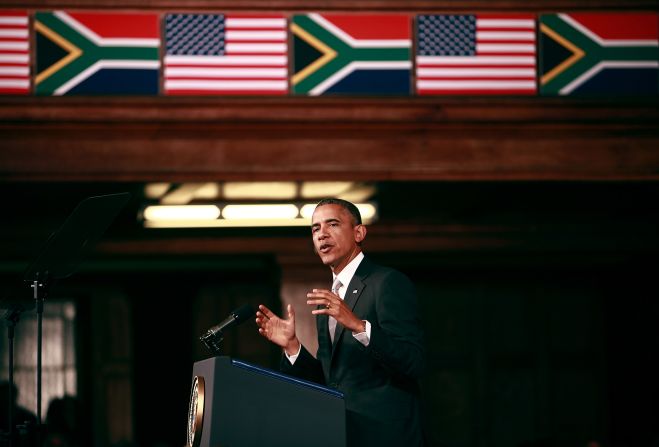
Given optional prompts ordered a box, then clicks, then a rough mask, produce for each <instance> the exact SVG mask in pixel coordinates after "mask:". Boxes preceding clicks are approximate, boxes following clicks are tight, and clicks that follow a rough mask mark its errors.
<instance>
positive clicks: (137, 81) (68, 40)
mask: <svg viewBox="0 0 659 447" xmlns="http://www.w3.org/2000/svg"><path fill="white" fill-rule="evenodd" d="M34 27H35V30H36V67H37V69H36V75H35V78H34V84H35V90H36V93H37V94H39V95H56V96H59V95H76V94H78V95H96V94H147V95H153V94H157V93H158V78H159V69H160V59H159V54H158V49H159V47H160V31H159V28H158V15H157V14H139V13H105V12H86V13H78V12H67V11H54V12H37V13H36V15H35V24H34Z"/></svg>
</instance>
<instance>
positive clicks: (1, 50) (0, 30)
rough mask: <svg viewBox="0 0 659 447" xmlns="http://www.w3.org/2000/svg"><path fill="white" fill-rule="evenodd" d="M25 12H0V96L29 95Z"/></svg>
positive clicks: (28, 62) (28, 56)
mask: <svg viewBox="0 0 659 447" xmlns="http://www.w3.org/2000/svg"><path fill="white" fill-rule="evenodd" d="M28 23H29V20H28V15H27V11H0V94H3V95H27V94H28V93H30V44H29V42H30V39H29V32H28Z"/></svg>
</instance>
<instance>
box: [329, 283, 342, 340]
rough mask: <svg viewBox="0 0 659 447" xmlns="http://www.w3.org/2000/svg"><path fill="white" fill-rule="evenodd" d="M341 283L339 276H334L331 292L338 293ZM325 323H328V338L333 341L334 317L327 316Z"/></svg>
mask: <svg viewBox="0 0 659 447" xmlns="http://www.w3.org/2000/svg"><path fill="white" fill-rule="evenodd" d="M342 285H343V284H341V281H339V278H336V279H335V280H334V284H332V293H334V294H335V295H339V289H341V286H342ZM339 296H340V295H339ZM327 324H328V325H329V333H330V339H331V340H332V343H334V332H335V331H336V319H335V318H334V317H329V319H328V320H327Z"/></svg>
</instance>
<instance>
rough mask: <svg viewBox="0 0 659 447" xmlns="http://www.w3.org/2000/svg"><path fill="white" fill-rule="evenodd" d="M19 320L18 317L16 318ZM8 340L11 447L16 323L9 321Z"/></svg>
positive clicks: (11, 443) (11, 440)
mask: <svg viewBox="0 0 659 447" xmlns="http://www.w3.org/2000/svg"><path fill="white" fill-rule="evenodd" d="M16 320H18V316H16ZM7 321H8V323H7V338H8V340H9V447H12V445H13V439H14V399H15V397H14V326H16V321H15V320H13V319H9V318H8V319H7Z"/></svg>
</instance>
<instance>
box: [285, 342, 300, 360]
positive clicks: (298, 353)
mask: <svg viewBox="0 0 659 447" xmlns="http://www.w3.org/2000/svg"><path fill="white" fill-rule="evenodd" d="M300 352H302V343H300V347H299V348H297V352H296V353H295V354H293V355H288V352H286V350H285V349H284V355H285V356H286V358H287V359H288V361H289V362H291V365H294V364H295V361H296V360H297V356H298V355H300Z"/></svg>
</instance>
